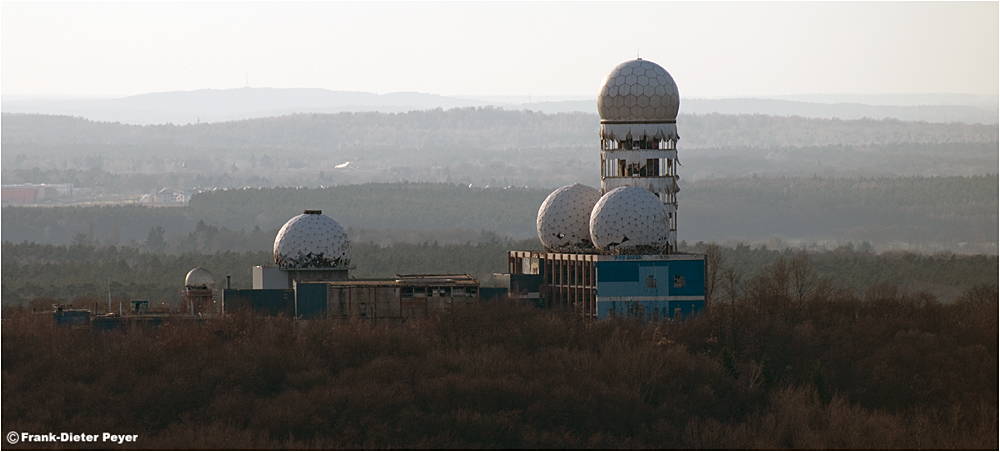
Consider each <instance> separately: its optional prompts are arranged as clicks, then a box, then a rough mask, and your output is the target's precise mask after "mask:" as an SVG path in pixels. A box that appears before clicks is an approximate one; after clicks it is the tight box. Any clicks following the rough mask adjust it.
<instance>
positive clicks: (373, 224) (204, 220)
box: [2, 176, 1000, 254]
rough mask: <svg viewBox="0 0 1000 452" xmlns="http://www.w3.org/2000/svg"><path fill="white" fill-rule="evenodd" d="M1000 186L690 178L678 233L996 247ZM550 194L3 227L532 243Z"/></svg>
mask: <svg viewBox="0 0 1000 452" xmlns="http://www.w3.org/2000/svg"><path fill="white" fill-rule="evenodd" d="M997 186H998V184H997V178H996V176H976V177H906V178H820V177H815V178H813V177H805V178H791V177H789V178H785V177H748V178H738V179H706V180H700V181H696V182H693V183H688V184H682V185H681V192H680V194H679V195H678V200H679V204H680V207H679V211H678V231H679V237H680V238H681V239H682V240H687V241H689V242H692V243H693V242H697V241H706V242H708V241H720V242H721V241H730V242H733V243H735V242H740V241H743V242H748V243H752V242H761V241H774V240H778V241H779V242H781V241H784V242H787V243H789V244H792V245H795V246H803V247H813V248H824V247H825V248H833V247H836V246H839V245H841V244H844V243H847V242H855V243H861V242H865V241H867V242H869V243H870V244H871V245H872V246H874V247H875V249H878V250H889V249H896V250H910V251H925V252H935V251H944V250H950V251H953V252H959V253H988V254H996V252H997V235H996V231H997V230H998V215H997V211H998V198H1000V193H998V188H997ZM549 192H550V191H549V190H548V189H534V188H507V189H500V188H488V189H487V188H476V187H467V186H460V185H455V184H432V183H397V184H362V185H345V186H337V187H328V188H322V189H320V188H260V189H259V188H248V189H239V190H219V191H213V192H205V193H200V194H197V195H195V196H194V197H192V199H191V202H190V203H189V205H187V206H184V207H146V206H141V205H111V206H89V207H88V206H65V207H46V208H39V207H4V208H3V215H2V226H3V229H2V231H3V232H2V233H3V240H6V241H11V242H15V243H19V242H22V241H29V242H37V243H52V244H70V243H81V244H103V245H125V244H129V243H134V244H142V243H145V242H146V241H148V240H149V238H150V234H152V233H154V232H157V231H162V232H157V234H158V235H160V236H162V239H163V241H164V243H165V248H164V249H167V250H169V251H170V252H189V251H198V252H215V251H217V250H231V251H252V250H263V249H267V247H269V246H270V245H271V243H272V241H273V237H274V231H276V230H277V229H278V228H279V227H281V225H282V224H284V223H285V222H286V221H287V220H288V219H289V218H292V217H293V216H295V215H298V214H300V213H301V212H302V211H303V210H305V209H321V210H323V212H324V213H326V214H327V215H329V216H331V217H333V218H334V219H335V220H337V221H338V222H340V223H341V225H343V226H344V227H345V228H351V229H353V230H354V231H355V232H356V233H358V234H359V235H358V236H352V239H354V240H375V241H377V242H379V243H382V244H389V243H395V242H401V241H408V242H411V243H419V242H423V241H435V240H437V241H440V242H441V243H443V244H444V243H464V242H465V241H468V240H473V241H475V240H476V239H475V236H476V235H479V233H480V232H481V231H488V232H490V233H493V234H496V235H497V236H499V237H504V236H507V237H511V238H515V239H526V238H531V237H534V236H535V234H536V231H535V219H536V216H537V213H538V207H539V206H540V205H541V203H542V201H543V200H544V199H545V197H546V196H548V194H549ZM199 224H200V225H199ZM155 228H160V229H158V230H156V231H154V229H155ZM213 228H214V229H213ZM213 230H214V231H215V232H212V231H213ZM376 231H379V232H376ZM459 231H463V232H459ZM191 233H197V234H201V235H205V238H201V239H193V238H191V237H190V236H189V234H191ZM470 234H471V235H472V237H470ZM154 235H155V234H154ZM209 235H210V236H211V237H208V236H209ZM411 237H412V238H411Z"/></svg>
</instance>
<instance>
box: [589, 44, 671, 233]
mask: <svg viewBox="0 0 1000 452" xmlns="http://www.w3.org/2000/svg"><path fill="white" fill-rule="evenodd" d="M679 106H680V97H679V95H678V94H677V85H676V84H674V79H673V77H671V76H670V74H669V73H668V72H667V71H666V70H664V69H663V68H662V67H660V65H658V64H656V63H653V62H651V61H645V60H643V59H641V58H639V59H636V60H632V61H626V62H624V63H622V64H619V65H618V66H617V67H615V69H614V70H612V71H611V73H610V74H608V76H607V77H605V78H604V83H603V84H602V85H601V91H600V94H599V95H598V97H597V109H598V112H599V113H600V115H601V195H602V196H603V195H605V194H607V193H608V192H610V191H612V190H614V189H616V188H619V187H625V186H633V187H641V188H645V189H647V190H649V191H650V192H652V193H653V194H655V195H656V197H657V198H659V200H660V202H661V203H663V207H664V208H665V209H666V211H667V224H668V228H669V232H668V234H667V245H666V246H665V247H664V248H665V249H664V250H663V251H665V252H666V253H673V252H675V251H676V250H677V192H678V191H679V188H678V187H677V140H678V139H680V137H679V136H678V135H677V110H678V107H679Z"/></svg>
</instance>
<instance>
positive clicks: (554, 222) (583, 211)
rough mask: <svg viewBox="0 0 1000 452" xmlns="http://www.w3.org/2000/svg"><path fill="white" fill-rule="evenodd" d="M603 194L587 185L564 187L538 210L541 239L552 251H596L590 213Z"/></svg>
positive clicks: (539, 237) (537, 223)
mask: <svg viewBox="0 0 1000 452" xmlns="http://www.w3.org/2000/svg"><path fill="white" fill-rule="evenodd" d="M600 198H601V192H600V191H599V190H597V189H596V188H592V187H588V186H586V185H580V184H573V185H567V186H565V187H560V188H558V189H556V191H554V192H552V193H551V194H549V196H548V197H546V198H545V201H543V202H542V206H541V207H539V208H538V220H537V221H536V226H537V228H538V240H541V242H542V245H543V246H544V247H545V249H546V250H548V251H581V250H585V249H592V248H593V244H592V243H591V241H590V212H591V211H592V210H593V209H594V204H597V200H598V199H600Z"/></svg>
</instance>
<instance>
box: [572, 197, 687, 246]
mask: <svg viewBox="0 0 1000 452" xmlns="http://www.w3.org/2000/svg"><path fill="white" fill-rule="evenodd" d="M669 236H670V225H669V223H668V217H667V209H666V208H665V207H663V204H662V203H661V202H660V198H658V197H657V196H656V195H654V194H653V193H652V192H650V191H649V190H646V189H645V188H639V187H632V186H626V187H618V188H616V189H614V190H611V191H609V192H608V193H607V194H605V195H604V196H602V197H601V199H600V200H599V201H597V205H595V206H594V210H593V212H591V214H590V238H591V240H592V241H593V242H594V245H595V246H596V247H597V248H598V249H600V250H601V251H602V252H604V253H609V254H660V253H662V252H663V251H664V248H665V247H666V246H667V244H668V243H669Z"/></svg>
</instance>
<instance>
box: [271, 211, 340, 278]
mask: <svg viewBox="0 0 1000 452" xmlns="http://www.w3.org/2000/svg"><path fill="white" fill-rule="evenodd" d="M350 260H351V248H350V243H349V242H348V240H347V232H345V231H344V228H342V227H340V224H338V223H337V222H336V221H334V220H333V218H330V217H328V216H326V215H322V214H315V213H308V214H302V215H299V216H296V217H294V218H292V219H291V220H288V222H287V223H285V225H284V226H282V227H281V230H280V231H278V236H277V237H275V239H274V263H275V264H277V265H278V266H279V267H283V268H332V267H339V266H341V265H347V264H348V263H349V262H350Z"/></svg>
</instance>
